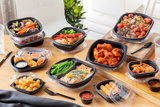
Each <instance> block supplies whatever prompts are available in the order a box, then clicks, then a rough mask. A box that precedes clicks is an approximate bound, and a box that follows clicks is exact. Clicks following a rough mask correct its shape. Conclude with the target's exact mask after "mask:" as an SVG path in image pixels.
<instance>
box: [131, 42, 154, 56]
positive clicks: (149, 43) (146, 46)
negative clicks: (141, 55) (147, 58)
mask: <svg viewBox="0 0 160 107" xmlns="http://www.w3.org/2000/svg"><path fill="white" fill-rule="evenodd" d="M151 45H152V42H148V43H146V44H145V45H144V46H143V47H141V48H139V49H137V50H136V51H134V52H132V53H131V54H134V53H136V52H138V51H140V50H141V49H143V48H149V47H150V46H151Z"/></svg>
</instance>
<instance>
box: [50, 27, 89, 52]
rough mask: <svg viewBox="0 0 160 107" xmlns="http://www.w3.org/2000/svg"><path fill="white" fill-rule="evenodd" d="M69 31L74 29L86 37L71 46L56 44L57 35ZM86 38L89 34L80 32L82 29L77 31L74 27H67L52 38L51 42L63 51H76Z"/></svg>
mask: <svg viewBox="0 0 160 107" xmlns="http://www.w3.org/2000/svg"><path fill="white" fill-rule="evenodd" d="M67 29H73V30H75V31H76V32H81V33H83V35H84V36H83V37H82V38H81V39H79V40H78V41H76V42H75V43H74V44H71V45H66V44H61V43H58V42H56V41H55V40H54V37H56V35H59V34H60V32H61V31H62V30H67ZM86 36H87V34H86V33H85V32H84V31H83V30H80V29H77V28H74V27H65V28H63V29H61V30H60V31H58V32H57V33H55V34H54V35H53V36H52V37H51V41H52V42H53V44H54V46H55V47H57V48H59V49H61V50H65V51H71V50H74V49H75V48H76V47H78V46H79V45H80V44H81V43H83V41H84V39H85V37H86Z"/></svg>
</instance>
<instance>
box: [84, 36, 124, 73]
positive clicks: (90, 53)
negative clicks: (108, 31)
mask: <svg viewBox="0 0 160 107" xmlns="http://www.w3.org/2000/svg"><path fill="white" fill-rule="evenodd" d="M103 43H107V44H111V45H112V46H113V48H119V49H121V50H122V57H121V59H120V61H119V63H118V64H117V65H115V66H109V65H104V64H100V63H97V62H94V56H93V49H94V48H95V47H97V44H103ZM126 56H127V46H126V45H124V44H122V43H120V42H115V41H110V40H105V39H99V40H97V41H95V42H94V43H93V44H92V45H91V46H90V48H89V50H88V53H87V57H86V60H87V61H89V62H90V63H92V64H95V65H98V66H100V67H102V68H104V69H107V70H111V71H113V70H116V69H118V67H120V66H121V65H122V63H124V62H125V60H126Z"/></svg>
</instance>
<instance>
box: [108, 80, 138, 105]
mask: <svg viewBox="0 0 160 107" xmlns="http://www.w3.org/2000/svg"><path fill="white" fill-rule="evenodd" d="M110 86H111V88H110V90H109V98H110V99H111V100H112V101H113V102H114V103H115V104H117V105H119V106H122V107H129V106H130V104H131V103H132V101H133V99H134V96H135V93H134V92H133V91H132V90H131V89H130V88H128V87H127V86H124V85H122V83H120V82H117V81H116V82H114V84H111V85H110Z"/></svg>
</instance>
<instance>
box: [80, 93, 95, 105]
mask: <svg viewBox="0 0 160 107" xmlns="http://www.w3.org/2000/svg"><path fill="white" fill-rule="evenodd" d="M83 93H91V94H92V95H93V97H94V94H93V92H91V91H83V92H81V93H80V94H79V97H80V98H81V101H82V103H83V104H91V103H92V100H93V97H92V98H91V99H88V100H85V99H83V98H82V97H81V95H82V94H83Z"/></svg>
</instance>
